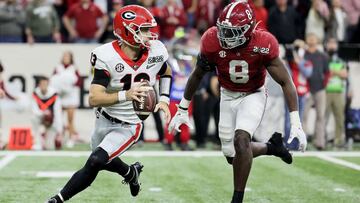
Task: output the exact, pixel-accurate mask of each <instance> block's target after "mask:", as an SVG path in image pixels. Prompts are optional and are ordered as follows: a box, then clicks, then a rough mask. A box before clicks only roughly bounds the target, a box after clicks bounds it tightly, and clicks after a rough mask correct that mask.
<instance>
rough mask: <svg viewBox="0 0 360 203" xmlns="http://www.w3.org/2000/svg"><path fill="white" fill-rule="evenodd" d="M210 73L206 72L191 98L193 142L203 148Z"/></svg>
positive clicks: (205, 134)
mask: <svg viewBox="0 0 360 203" xmlns="http://www.w3.org/2000/svg"><path fill="white" fill-rule="evenodd" d="M210 74H212V73H207V74H206V75H205V76H204V78H203V79H202V80H201V82H200V85H199V87H198V89H197V90H196V92H195V94H194V96H193V98H192V107H193V118H194V125H195V133H196V134H195V142H196V147H197V148H205V146H206V138H207V137H208V123H209V118H210V111H209V109H210V108H208V105H207V101H208V99H209V93H208V91H207V83H209V80H210ZM216 125H217V124H216Z"/></svg>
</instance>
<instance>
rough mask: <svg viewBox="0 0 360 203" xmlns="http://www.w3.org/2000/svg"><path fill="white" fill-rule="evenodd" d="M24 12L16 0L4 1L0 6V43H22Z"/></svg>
mask: <svg viewBox="0 0 360 203" xmlns="http://www.w3.org/2000/svg"><path fill="white" fill-rule="evenodd" d="M24 24H25V12H24V11H23V9H22V8H21V7H20V6H19V5H18V4H17V2H16V0H6V1H5V5H4V6H0V43H1V42H9V43H10V42H11V43H15V42H23V38H22V37H23V32H24Z"/></svg>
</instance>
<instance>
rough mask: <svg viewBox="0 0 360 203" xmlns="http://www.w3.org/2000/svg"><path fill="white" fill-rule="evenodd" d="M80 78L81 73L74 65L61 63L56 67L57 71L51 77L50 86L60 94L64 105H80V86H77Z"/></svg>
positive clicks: (66, 106)
mask: <svg viewBox="0 0 360 203" xmlns="http://www.w3.org/2000/svg"><path fill="white" fill-rule="evenodd" d="M78 80H79V73H78V72H77V69H76V67H75V66H74V65H69V66H67V67H65V66H64V65H63V64H59V65H57V66H56V67H55V73H54V75H53V76H52V77H51V78H50V86H51V87H53V88H55V90H56V92H57V93H58V94H59V96H60V98H61V104H62V105H63V107H65V108H68V107H78V106H79V101H80V99H79V87H77V86H76V83H77V82H78Z"/></svg>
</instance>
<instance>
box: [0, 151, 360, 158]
mask: <svg viewBox="0 0 360 203" xmlns="http://www.w3.org/2000/svg"><path fill="white" fill-rule="evenodd" d="M90 153H91V152H90V151H0V156H7V155H15V156H47V157H48V156H50V157H84V156H85V157H87V156H89V155H90ZM292 154H293V156H294V157H316V156H322V155H324V156H331V157H360V152H332V151H321V152H317V151H308V152H305V153H302V152H292ZM123 156H128V157H223V156H224V155H223V153H222V152H221V151H185V152H184V151H170V152H169V151H127V152H125V153H124V154H123ZM262 157H268V156H262Z"/></svg>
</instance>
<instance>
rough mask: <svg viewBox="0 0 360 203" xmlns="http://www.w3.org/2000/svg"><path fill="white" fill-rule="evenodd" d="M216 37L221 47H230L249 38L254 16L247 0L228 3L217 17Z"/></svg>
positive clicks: (253, 25)
mask: <svg viewBox="0 0 360 203" xmlns="http://www.w3.org/2000/svg"><path fill="white" fill-rule="evenodd" d="M216 26H217V29H218V38H219V42H220V45H221V47H222V48H224V49H232V48H235V47H237V46H240V45H243V44H245V43H246V42H247V41H248V40H250V38H251V35H252V33H253V30H254V28H255V16H254V12H253V11H252V9H251V7H250V6H249V4H248V3H247V1H237V2H233V3H231V4H229V5H228V6H226V7H225V8H224V10H223V11H222V12H221V14H220V16H219V18H218V19H217V22H216Z"/></svg>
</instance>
